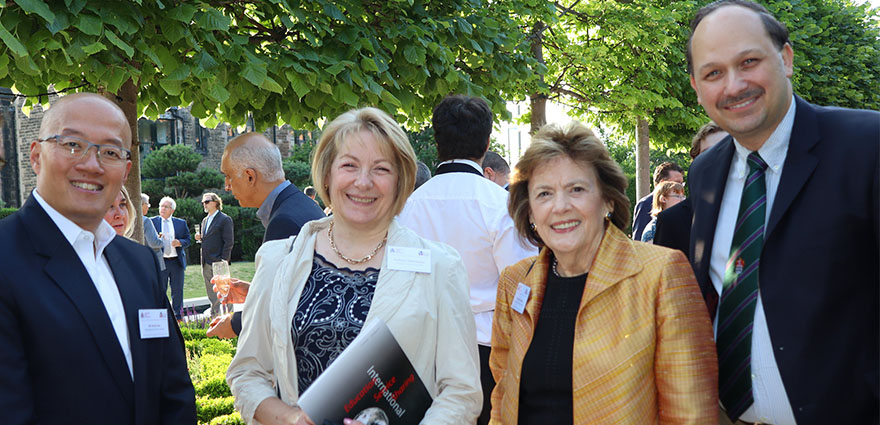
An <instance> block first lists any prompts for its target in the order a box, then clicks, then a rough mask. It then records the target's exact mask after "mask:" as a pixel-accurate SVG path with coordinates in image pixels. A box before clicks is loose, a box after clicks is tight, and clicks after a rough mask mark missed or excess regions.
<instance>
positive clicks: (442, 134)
mask: <svg viewBox="0 0 880 425" xmlns="http://www.w3.org/2000/svg"><path fill="white" fill-rule="evenodd" d="M432 124H433V127H434V139H435V141H436V143H437V155H438V158H439V159H440V161H442V162H441V163H440V165H439V166H438V167H437V173H436V175H435V176H434V177H433V178H431V179H430V180H428V181H427V182H425V184H423V185H422V186H421V187H419V188H418V189H417V190H416V191H415V192H413V194H412V195H411V196H410V198H409V199H408V200H407V202H406V206H405V207H404V209H403V211H402V212H401V213H400V223H401V224H402V225H404V226H406V227H409V228H410V229H412V230H414V231H415V232H416V233H418V234H419V235H420V236H422V237H424V238H427V239H432V240H435V241H439V242H443V243H445V244H448V245H450V246H452V247H453V248H455V249H456V250H458V252H459V253H460V254H461V258H462V259H463V260H464V264H465V268H467V275H468V279H469V280H470V287H471V290H470V295H471V309H472V310H473V313H474V320H475V321H476V327H477V341H476V342H477V343H478V344H479V352H480V378H481V383H482V386H483V410H482V413H481V414H480V418H479V420H478V422H477V423H478V424H484V423H488V420H489V414H490V406H489V404H490V403H489V400H490V398H491V395H492V388H493V387H494V386H495V381H494V379H493V378H492V372H491V370H489V353H490V343H491V339H492V335H491V333H492V312H493V310H494V309H495V293H496V291H497V288H498V278H499V276H500V275H501V271H502V270H503V269H504V268H505V267H507V266H509V265H511V264H514V263H516V262H517V261H519V260H522V259H523V258H526V257H530V256H533V255H536V254H537V253H538V250H537V248H535V247H533V246H523V245H522V244H521V243H520V241H519V240H518V238H517V236H516V230H515V229H514V224H513V220H512V219H511V218H510V215H509V214H508V213H507V191H505V190H504V189H503V188H501V186H499V185H497V184H495V183H493V182H492V181H491V180H489V179H486V178H485V177H484V176H483V173H482V167H481V166H480V164H481V163H482V160H483V157H484V156H485V154H486V151H487V150H488V149H489V135H490V134H491V133H492V111H491V110H490V109H489V105H488V104H486V101H485V100H483V99H480V98H471V97H467V96H460V95H458V96H449V97H447V98H445V99H443V101H442V102H441V103H440V104H438V105H437V106H436V107H435V108H434V114H433V118H432Z"/></svg>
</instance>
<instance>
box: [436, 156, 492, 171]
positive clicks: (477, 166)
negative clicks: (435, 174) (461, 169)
mask: <svg viewBox="0 0 880 425" xmlns="http://www.w3.org/2000/svg"><path fill="white" fill-rule="evenodd" d="M443 164H467V165H470V166H471V167H474V169H476V170H477V171H479V172H480V174H483V169H482V168H480V164H477V163H476V162H474V161H471V160H470V159H451V160H449V161H443V162H441V163H439V164H437V166H438V167H439V166H441V165H443Z"/></svg>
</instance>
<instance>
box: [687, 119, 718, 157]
mask: <svg viewBox="0 0 880 425" xmlns="http://www.w3.org/2000/svg"><path fill="white" fill-rule="evenodd" d="M719 131H724V130H722V129H721V127H719V126H718V124H715V121H709V122H707V123H705V124H703V126H702V127H700V129H699V130H697V134H694V138H693V139H691V151H690V154H691V159H696V158H697V155H699V154H700V142H702V141H703V139H705V138H707V137H709V135H710V134H715V133H717V132H719Z"/></svg>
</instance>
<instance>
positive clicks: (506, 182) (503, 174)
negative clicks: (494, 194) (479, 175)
mask: <svg viewBox="0 0 880 425" xmlns="http://www.w3.org/2000/svg"><path fill="white" fill-rule="evenodd" d="M483 175H484V176H485V177H486V178H487V179H489V180H492V181H493V182H494V183H495V184H497V185H498V186H501V187H502V188H504V190H507V188H508V186H510V165H508V164H507V161H505V160H504V158H502V157H501V155H498V154H497V153H495V152H492V151H487V152H486V156H485V157H484V158H483Z"/></svg>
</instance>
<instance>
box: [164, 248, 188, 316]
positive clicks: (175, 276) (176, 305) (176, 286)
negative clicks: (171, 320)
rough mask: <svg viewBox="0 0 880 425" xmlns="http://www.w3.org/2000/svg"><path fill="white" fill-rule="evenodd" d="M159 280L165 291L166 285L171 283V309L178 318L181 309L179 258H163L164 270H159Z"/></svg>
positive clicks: (181, 288)
mask: <svg viewBox="0 0 880 425" xmlns="http://www.w3.org/2000/svg"><path fill="white" fill-rule="evenodd" d="M159 282H160V284H161V285H164V286H165V291H168V285H169V284H170V285H171V309H172V310H173V311H174V317H175V318H176V319H177V320H180V313H181V311H182V310H183V266H181V265H180V259H178V258H166V259H165V270H162V271H160V272H159Z"/></svg>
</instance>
